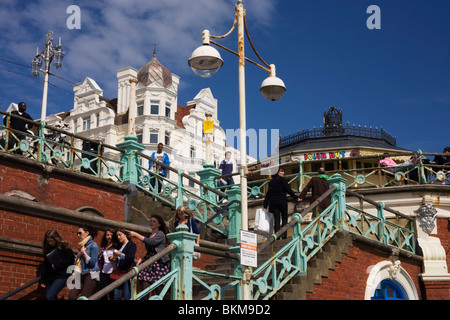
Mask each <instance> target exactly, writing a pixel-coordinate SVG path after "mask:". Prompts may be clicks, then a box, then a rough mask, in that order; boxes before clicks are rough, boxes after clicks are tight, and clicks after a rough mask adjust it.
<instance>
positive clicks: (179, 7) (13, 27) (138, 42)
mask: <svg viewBox="0 0 450 320" xmlns="http://www.w3.org/2000/svg"><path fill="white" fill-rule="evenodd" d="M3 2H5V1H3ZM3 2H2V11H1V13H0V21H1V22H0V32H2V33H3V34H4V35H5V36H2V39H1V40H0V46H1V48H2V49H0V50H1V51H0V56H2V57H5V56H8V57H9V58H11V52H6V50H5V48H10V50H11V51H12V52H13V57H15V58H16V59H18V60H20V62H21V63H24V64H29V63H30V62H31V60H32V58H33V55H34V54H35V52H36V47H37V46H39V48H40V49H42V48H43V47H44V41H45V35H46V33H47V31H48V30H50V29H51V30H53V31H54V39H55V40H54V44H55V43H56V42H57V41H58V38H59V37H61V38H62V44H63V50H64V51H65V52H66V56H65V59H64V64H63V68H62V69H60V70H58V75H60V76H61V77H65V78H67V79H68V80H71V81H74V82H80V81H83V79H84V78H85V77H87V76H89V77H92V78H93V79H95V80H96V81H97V82H98V83H99V85H100V86H101V87H102V88H103V89H104V90H105V94H106V92H109V94H110V95H114V94H115V90H116V89H117V80H116V78H115V76H116V74H115V73H116V71H117V70H118V69H120V68H123V67H127V66H131V67H134V68H136V69H139V68H140V67H141V66H143V65H144V64H145V63H147V62H148V61H149V60H150V59H151V57H152V53H153V44H157V53H158V58H159V60H160V61H161V62H162V63H163V64H164V65H165V66H166V67H168V68H169V70H171V71H172V72H174V73H176V74H178V75H181V76H182V74H180V73H183V72H188V67H187V59H188V57H189V56H190V54H191V52H192V51H193V50H194V49H195V48H196V47H197V46H199V45H200V44H201V41H202V31H203V30H204V29H209V30H210V31H211V33H212V34H215V35H221V34H224V33H226V32H227V31H228V30H229V28H231V26H232V24H233V20H234V6H235V2H233V1H230V0H214V1H211V0H191V1H185V0H164V1H160V0H158V1H157V0H130V1H123V0H101V1H76V2H75V3H74V2H73V1H60V0H47V1H44V0H39V1H33V2H22V1H20V2H18V1H10V0H8V1H6V2H5V4H3ZM72 4H76V5H78V6H79V7H80V10H81V29H80V30H76V29H73V30H69V29H68V28H67V27H66V21H67V19H68V18H69V16H70V14H68V13H66V9H67V7H68V6H69V5H72ZM245 6H246V7H247V6H248V7H251V10H252V24H256V25H258V24H262V25H264V24H268V23H269V21H270V19H269V17H270V15H271V13H272V12H273V8H274V6H275V5H274V4H273V1H270V0H251V1H250V0H248V1H246V2H245ZM189 72H190V71H189Z"/></svg>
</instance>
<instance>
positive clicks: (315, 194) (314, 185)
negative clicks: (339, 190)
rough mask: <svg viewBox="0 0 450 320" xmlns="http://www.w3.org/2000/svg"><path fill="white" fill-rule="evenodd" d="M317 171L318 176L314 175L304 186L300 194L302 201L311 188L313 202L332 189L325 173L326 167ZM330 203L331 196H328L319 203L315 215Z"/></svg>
mask: <svg viewBox="0 0 450 320" xmlns="http://www.w3.org/2000/svg"><path fill="white" fill-rule="evenodd" d="M317 173H318V176H317V177H312V178H311V180H309V182H308V184H307V185H306V186H305V188H303V190H302V192H301V193H300V194H299V196H298V197H299V198H300V201H302V200H303V198H304V197H305V196H306V194H307V193H308V191H309V190H311V189H312V191H311V193H312V194H311V203H313V202H314V201H316V200H317V199H318V198H319V197H320V196H321V195H322V194H324V193H325V192H326V191H327V190H328V189H330V184H329V183H328V176H327V175H326V174H325V169H324V168H319V170H318V171H317ZM330 204H331V196H328V197H326V198H325V199H323V200H322V201H321V202H320V203H319V205H318V210H315V211H314V214H313V216H314V217H316V216H317V214H318V213H320V212H322V211H323V210H325V209H326V208H327V207H328V206H329V205H330Z"/></svg>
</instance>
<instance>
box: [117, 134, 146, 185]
mask: <svg viewBox="0 0 450 320" xmlns="http://www.w3.org/2000/svg"><path fill="white" fill-rule="evenodd" d="M116 146H117V147H118V148H121V149H124V150H125V152H123V153H122V154H121V155H120V162H121V163H122V164H123V168H122V171H121V179H122V181H124V182H125V181H126V182H128V183H130V184H135V185H137V184H138V178H139V174H138V167H137V164H139V162H140V157H139V156H138V155H137V154H136V151H142V150H144V149H145V146H143V145H142V144H140V143H138V142H137V137H136V136H132V135H128V136H126V137H125V141H124V142H121V143H119V144H117V145H116Z"/></svg>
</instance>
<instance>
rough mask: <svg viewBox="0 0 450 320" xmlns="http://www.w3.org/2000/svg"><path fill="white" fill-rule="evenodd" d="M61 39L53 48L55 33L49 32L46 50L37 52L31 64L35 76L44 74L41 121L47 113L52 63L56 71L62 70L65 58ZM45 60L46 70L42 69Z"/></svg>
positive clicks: (46, 39)
mask: <svg viewBox="0 0 450 320" xmlns="http://www.w3.org/2000/svg"><path fill="white" fill-rule="evenodd" d="M61 48H62V47H61V38H59V44H58V45H56V46H53V31H51V30H50V31H48V32H47V36H46V38H45V48H44V50H42V52H39V48H38V49H37V50H36V56H35V58H34V59H33V61H32V62H31V73H32V74H33V76H35V77H37V76H39V73H40V72H42V73H44V92H43V94H42V108H41V121H45V118H46V113H47V93H48V76H49V75H50V63H51V62H52V61H53V65H54V66H55V67H56V69H58V68H61V66H62V61H63V58H64V52H63V51H62V49H61ZM40 58H42V60H44V63H45V65H44V69H43V70H42V69H40V68H41V66H42V61H41V60H40Z"/></svg>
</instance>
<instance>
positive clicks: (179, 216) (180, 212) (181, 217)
mask: <svg viewBox="0 0 450 320" xmlns="http://www.w3.org/2000/svg"><path fill="white" fill-rule="evenodd" d="M180 224H184V225H186V226H187V227H188V229H189V232H192V233H195V234H197V235H198V236H197V239H196V240H195V244H196V245H199V242H200V230H198V227H197V223H196V222H195V220H194V218H193V217H192V213H191V212H190V211H189V210H188V209H186V208H185V207H183V206H179V207H178V208H177V210H176V211H175V222H174V224H173V227H174V229H175V230H176V228H177V227H178V226H179V225H180Z"/></svg>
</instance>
